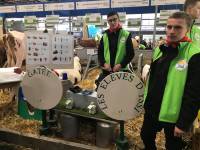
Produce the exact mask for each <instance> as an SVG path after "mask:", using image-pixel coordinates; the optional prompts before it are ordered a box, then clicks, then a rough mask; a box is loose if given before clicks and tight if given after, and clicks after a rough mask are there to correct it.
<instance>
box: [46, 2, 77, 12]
mask: <svg viewBox="0 0 200 150" xmlns="http://www.w3.org/2000/svg"><path fill="white" fill-rule="evenodd" d="M44 10H45V11H54V10H74V2H70V3H50V4H44Z"/></svg>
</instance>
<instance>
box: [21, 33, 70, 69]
mask: <svg viewBox="0 0 200 150" xmlns="http://www.w3.org/2000/svg"><path fill="white" fill-rule="evenodd" d="M25 34H26V49H27V56H26V62H27V63H26V65H27V68H33V67H36V66H38V65H44V66H47V67H48V68H57V69H69V68H73V49H74V38H73V36H72V35H68V34H67V33H63V34H54V33H43V32H39V31H34V32H26V33H25Z"/></svg>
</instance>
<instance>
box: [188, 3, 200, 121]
mask: <svg viewBox="0 0 200 150" xmlns="http://www.w3.org/2000/svg"><path fill="white" fill-rule="evenodd" d="M184 11H185V12H186V13H187V14H188V15H190V16H191V17H192V19H193V25H192V27H191V31H190V33H189V34H188V36H189V37H190V38H191V39H192V40H193V41H194V42H195V43H196V44H197V45H198V46H199V47H200V27H197V26H196V25H194V23H195V19H200V0H186V1H185V3H184ZM199 114H200V110H199ZM197 120H200V115H198V116H197Z"/></svg>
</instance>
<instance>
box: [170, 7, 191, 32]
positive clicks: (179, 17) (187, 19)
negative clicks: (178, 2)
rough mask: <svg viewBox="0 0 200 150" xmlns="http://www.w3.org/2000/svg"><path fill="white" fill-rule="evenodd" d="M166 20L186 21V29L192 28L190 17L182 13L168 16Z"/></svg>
mask: <svg viewBox="0 0 200 150" xmlns="http://www.w3.org/2000/svg"><path fill="white" fill-rule="evenodd" d="M168 19H184V20H185V21H186V24H187V28H188V29H190V27H191V26H192V23H193V21H192V18H191V17H190V15H188V14H186V13H185V12H183V11H179V12H175V13H173V14H172V15H171V16H169V18H168Z"/></svg>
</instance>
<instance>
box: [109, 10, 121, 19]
mask: <svg viewBox="0 0 200 150" xmlns="http://www.w3.org/2000/svg"><path fill="white" fill-rule="evenodd" d="M114 15H117V17H118V18H119V15H118V13H117V12H116V11H111V12H109V13H108V14H107V18H108V17H110V16H114Z"/></svg>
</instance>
